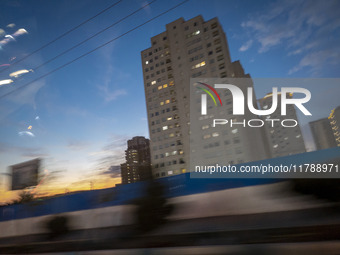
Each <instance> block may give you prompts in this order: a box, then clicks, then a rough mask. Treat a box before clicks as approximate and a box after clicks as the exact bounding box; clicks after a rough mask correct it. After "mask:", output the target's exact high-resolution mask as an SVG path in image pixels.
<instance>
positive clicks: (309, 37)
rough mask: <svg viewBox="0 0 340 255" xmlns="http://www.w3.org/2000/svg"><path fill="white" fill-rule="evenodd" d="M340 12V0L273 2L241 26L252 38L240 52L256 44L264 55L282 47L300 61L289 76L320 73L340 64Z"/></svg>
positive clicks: (290, 71) (287, 0)
mask: <svg viewBox="0 0 340 255" xmlns="http://www.w3.org/2000/svg"><path fill="white" fill-rule="evenodd" d="M339 9H340V2H339V1H336V0H329V1H292V0H286V1H276V2H272V3H271V4H270V5H269V6H268V7H267V8H265V9H263V10H262V11H261V12H260V13H258V15H256V16H254V17H252V18H250V19H248V20H246V21H244V22H242V23H241V27H242V28H243V29H244V30H245V31H246V32H247V33H246V34H248V35H249V37H250V38H251V39H249V40H248V41H247V42H246V43H245V44H244V45H243V46H242V47H241V48H240V49H239V50H240V51H246V50H248V49H249V48H250V47H251V46H252V45H255V43H256V45H258V49H257V51H258V53H260V54H261V53H265V52H268V51H270V50H273V49H278V48H279V47H280V48H282V49H284V50H286V51H288V53H287V56H291V57H293V56H294V57H295V58H300V60H298V62H297V64H296V65H295V66H293V67H292V68H291V69H290V70H289V71H288V74H293V73H295V72H298V71H300V70H302V69H307V70H309V71H310V72H312V73H313V74H320V72H321V69H323V68H324V69H325V70H326V69H327V68H328V67H329V66H332V65H338V64H339V63H340V61H339V60H340V59H339V54H337V53H338V52H339V51H340V43H339V41H340V38H339V31H338V29H339V28H340V15H339V13H338V10H339ZM336 30H337V31H336ZM252 41H254V43H253V42H252Z"/></svg>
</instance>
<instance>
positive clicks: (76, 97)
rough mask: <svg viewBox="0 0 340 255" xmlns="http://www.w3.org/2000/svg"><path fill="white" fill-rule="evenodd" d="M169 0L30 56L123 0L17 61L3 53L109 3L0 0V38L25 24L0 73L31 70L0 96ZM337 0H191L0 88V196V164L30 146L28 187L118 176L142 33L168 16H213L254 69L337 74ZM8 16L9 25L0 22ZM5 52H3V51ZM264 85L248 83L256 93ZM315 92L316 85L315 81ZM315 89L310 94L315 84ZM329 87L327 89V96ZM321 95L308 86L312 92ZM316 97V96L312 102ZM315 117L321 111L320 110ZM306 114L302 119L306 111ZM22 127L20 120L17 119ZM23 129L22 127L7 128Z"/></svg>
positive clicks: (4, 172)
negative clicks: (33, 163)
mask: <svg viewBox="0 0 340 255" xmlns="http://www.w3.org/2000/svg"><path fill="white" fill-rule="evenodd" d="M180 2H181V1H177V0H176V1H162V0H158V1H156V2H154V3H152V4H151V5H150V6H148V7H146V8H145V9H144V10H142V11H140V12H138V13H137V14H135V15H133V16H132V17H130V18H128V19H127V20H125V21H123V22H122V23H120V24H118V25H116V26H114V27H112V28H110V29H108V30H107V31H105V32H104V33H102V34H100V35H99V36H97V37H95V38H93V39H91V40H89V41H88V42H86V43H85V44H83V45H81V46H80V47H78V48H76V49H75V50H72V51H71V52H69V53H67V54H65V55H64V56H62V57H60V58H58V59H57V60H55V61H53V62H51V63H49V64H47V65H44V66H42V67H41V68H39V69H38V70H35V67H37V66H39V65H40V64H41V63H43V62H45V61H47V60H48V59H50V58H52V57H54V56H56V55H57V54H59V53H60V52H62V51H64V50H66V49H68V48H69V47H72V46H73V45H75V44H77V43H79V42H81V41H82V40H84V39H86V38H88V37H89V36H91V35H93V34H94V33H96V32H98V31H99V30H101V29H103V28H105V27H107V26H109V25H110V24H112V23H114V22H116V21H118V20H119V19H121V18H123V17H124V16H126V15H128V14H130V13H131V12H133V11H134V10H137V9H138V8H140V7H141V6H143V5H145V4H146V3H147V2H146V1H145V0H142V1H139V0H123V1H122V2H120V3H119V4H117V5H116V6H115V7H113V8H111V9H110V10H108V11H107V12H105V13H103V14H102V15H100V16H98V17H96V18H95V19H93V20H92V21H90V22H88V23H86V24H85V25H83V26H81V27H80V28H78V29H77V30H75V31H73V32H72V33H70V34H68V35H67V36H65V37H64V38H62V39H60V40H58V41H56V42H55V43H53V44H51V45H50V46H48V47H46V48H45V49H43V50H41V51H39V52H38V53H36V54H34V55H32V56H30V57H28V58H27V59H25V60H24V61H22V62H21V63H19V64H17V65H13V66H10V68H9V69H7V70H5V68H6V67H7V66H1V65H3V64H12V63H13V62H15V61H16V60H18V59H21V58H22V57H24V56H25V55H27V54H29V53H31V52H33V51H34V50H36V49H38V48H39V47H41V46H42V45H44V44H46V43H48V42H50V41H52V40H53V39H55V38H56V37H58V36H59V35H61V34H63V33H64V32H66V31H68V30H69V29H71V28H73V27H75V26H77V25H78V24H80V23H81V22H83V21H84V20H86V19H88V18H90V17H92V16H94V15H95V14H97V13H98V12H100V11H101V10H103V9H105V8H107V7H108V6H110V5H111V4H112V3H114V1H108V0H100V1H90V0H82V1H78V0H59V1H43V0H34V1H33V0H9V1H1V3H0V40H2V39H3V38H4V36H5V35H8V34H9V35H11V34H13V33H15V31H17V30H18V29H20V28H24V29H25V30H26V31H27V32H28V33H27V34H23V35H21V36H19V37H17V38H16V39H15V41H14V40H12V41H9V42H8V43H7V44H6V45H2V46H1V48H0V72H1V73H0V80H4V79H9V78H10V77H9V74H10V73H12V72H14V71H17V70H21V69H27V70H30V69H33V71H34V72H29V73H27V74H23V75H22V76H20V77H19V78H16V79H15V78H13V81H14V82H13V83H11V84H8V85H3V86H0V97H1V96H2V95H5V94H6V93H8V92H10V91H12V90H13V89H15V88H17V87H20V86H21V85H24V84H26V83H27V82H30V81H32V80H34V79H36V78H38V77H40V76H41V75H44V74H45V73H48V72H49V71H51V70H53V69H55V68H57V67H59V66H60V65H62V64H64V63H66V62H68V61H70V60H72V59H74V58H76V57H78V56H80V55H82V54H84V53H85V52H87V51H90V50H92V49H94V48H95V47H97V46H99V45H101V44H103V43H105V42H107V41H109V40H111V39H113V38H115V37H117V36H119V35H121V34H123V33H125V32H126V31H128V30H129V29H132V28H134V27H135V26H137V25H139V24H141V23H143V22H145V21H147V20H148V19H150V18H152V17H154V16H156V15H158V14H159V13H161V12H162V11H165V10H167V9H168V8H170V7H172V6H175V5H176V4H178V3H180ZM339 13H340V2H339V1H331V0H329V1H245V0H244V1H236V0H233V1H231V0H230V1H225V0H219V1H217V0H216V1H214V0H211V1H205V0H191V1H189V2H187V3H185V4H184V5H182V6H180V7H179V8H177V9H175V10H173V11H171V12H169V13H167V14H165V15H164V16H162V17H160V18H158V19H157V20H155V21H152V22H150V23H148V24H147V25H145V26H143V27H141V28H139V29H137V30H135V31H133V32H131V33H129V34H127V35H126V36H124V37H122V38H120V39H118V40H116V41H114V42H113V43H110V44H109V45H107V46H105V47H103V48H101V49H99V50H97V51H95V52H93V53H92V54H90V55H88V56H86V57H84V58H82V59H80V60H78V61H76V62H74V63H72V64H70V65H68V66H66V67H65V68H63V69H61V70H59V71H57V72H55V73H53V74H51V75H49V76H47V77H45V78H43V79H41V80H39V81H36V82H34V83H32V84H30V85H29V86H26V87H25V88H23V89H19V90H17V91H15V92H14V93H12V94H10V95H8V96H5V97H1V98H0V202H3V201H5V200H6V199H9V198H12V197H14V195H15V194H16V192H11V191H8V187H9V181H10V178H9V176H8V174H9V169H8V166H10V165H12V164H17V163H20V162H23V161H27V160H30V159H34V158H37V157H41V158H42V159H43V168H42V169H47V170H48V173H49V175H48V177H47V178H46V182H45V183H43V184H42V186H41V187H39V189H38V190H37V192H38V193H39V194H52V193H55V192H64V191H65V189H67V190H76V189H89V187H90V182H91V181H92V182H93V183H94V187H95V188H102V187H111V186H114V184H115V183H118V182H119V178H117V177H119V172H118V173H117V169H118V168H117V167H112V168H111V169H110V166H117V165H120V163H122V162H123V161H124V150H125V149H126V141H127V140H128V139H130V138H132V137H133V136H137V135H138V136H146V137H149V134H148V127H147V116H146V105H145V96H144V84H143V74H142V65H141V57H140V52H141V51H142V50H144V49H146V48H149V47H150V46H151V43H150V38H151V37H152V36H155V35H157V34H159V33H161V32H163V31H165V25H166V24H167V23H170V22H172V21H174V20H176V19H178V18H180V17H183V18H184V19H185V20H188V19H191V18H193V17H195V16H197V15H202V16H203V18H204V19H205V20H209V19H211V18H214V17H218V19H219V21H220V23H221V24H222V27H223V29H224V31H225V33H226V36H227V40H228V43H229V49H230V53H231V58H232V60H233V61H235V60H240V61H241V63H242V65H243V67H244V69H245V72H246V73H249V74H250V75H251V76H252V77H257V78H266V77H268V78H297V77H302V78H340V77H339V70H340V69H339V67H340V65H339V64H340V43H339V42H340V40H339V39H340V15H339ZM8 24H15V26H14V27H13V25H11V26H8ZM13 58H15V59H14V60H12V61H11V59H13ZM268 89H269V88H268V87H256V96H257V98H260V97H263V96H264V95H265V94H266V93H268V92H270V91H268ZM321 92H322V91H321ZM321 92H320V94H321ZM327 93H331V94H333V97H332V100H326V101H327V102H325V104H326V105H325V106H324V105H323V106H324V109H325V111H324V112H320V114H317V115H316V116H313V118H314V119H317V118H321V117H322V116H321V115H322V114H326V113H329V112H330V109H331V108H332V107H335V106H337V105H340V100H337V98H338V96H339V93H340V91H339V90H336V89H335V90H332V91H331V92H330V91H328V92H327V91H325V95H327ZM334 95H337V96H336V97H334ZM321 98H325V97H322V96H321V95H320V99H321ZM316 102H318V103H319V104H320V100H319V101H318V100H317V101H316ZM324 117H326V116H324ZM314 119H311V120H314ZM30 125H31V126H32V129H30V130H28V129H27V128H28V127H29V126H30ZM24 131H30V132H31V133H32V134H34V136H31V135H27V134H24V133H21V135H20V134H19V132H24Z"/></svg>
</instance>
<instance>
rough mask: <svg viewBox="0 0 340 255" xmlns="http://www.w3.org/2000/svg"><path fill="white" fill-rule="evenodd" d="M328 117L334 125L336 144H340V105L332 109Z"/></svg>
mask: <svg viewBox="0 0 340 255" xmlns="http://www.w3.org/2000/svg"><path fill="white" fill-rule="evenodd" d="M328 119H329V121H330V124H331V127H332V131H333V135H334V138H335V142H336V145H337V146H340V106H338V107H337V108H335V109H333V110H332V112H331V114H330V115H329V117H328Z"/></svg>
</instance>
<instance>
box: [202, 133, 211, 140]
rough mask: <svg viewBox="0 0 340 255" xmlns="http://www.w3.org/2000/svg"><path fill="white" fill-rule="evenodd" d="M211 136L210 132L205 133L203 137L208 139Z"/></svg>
mask: <svg viewBox="0 0 340 255" xmlns="http://www.w3.org/2000/svg"><path fill="white" fill-rule="evenodd" d="M210 137H211V135H210V134H209V135H204V136H203V139H208V138H210Z"/></svg>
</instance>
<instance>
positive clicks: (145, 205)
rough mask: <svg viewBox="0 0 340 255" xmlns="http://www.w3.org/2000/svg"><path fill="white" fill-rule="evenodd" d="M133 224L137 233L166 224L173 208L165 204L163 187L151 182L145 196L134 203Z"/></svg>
mask: <svg viewBox="0 0 340 255" xmlns="http://www.w3.org/2000/svg"><path fill="white" fill-rule="evenodd" d="M136 205H137V209H136V213H135V223H136V227H137V231H139V232H142V233H143V232H148V231H151V230H153V229H156V228H157V227H159V226H161V225H162V224H164V223H166V221H167V219H166V218H167V217H168V216H169V215H170V214H171V212H172V211H173V209H174V207H173V205H172V204H168V203H167V198H166V197H165V187H164V185H162V184H161V183H159V182H157V181H152V182H150V183H149V185H148V186H147V188H146V195H145V196H144V197H142V198H140V199H138V200H137V201H136Z"/></svg>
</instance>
